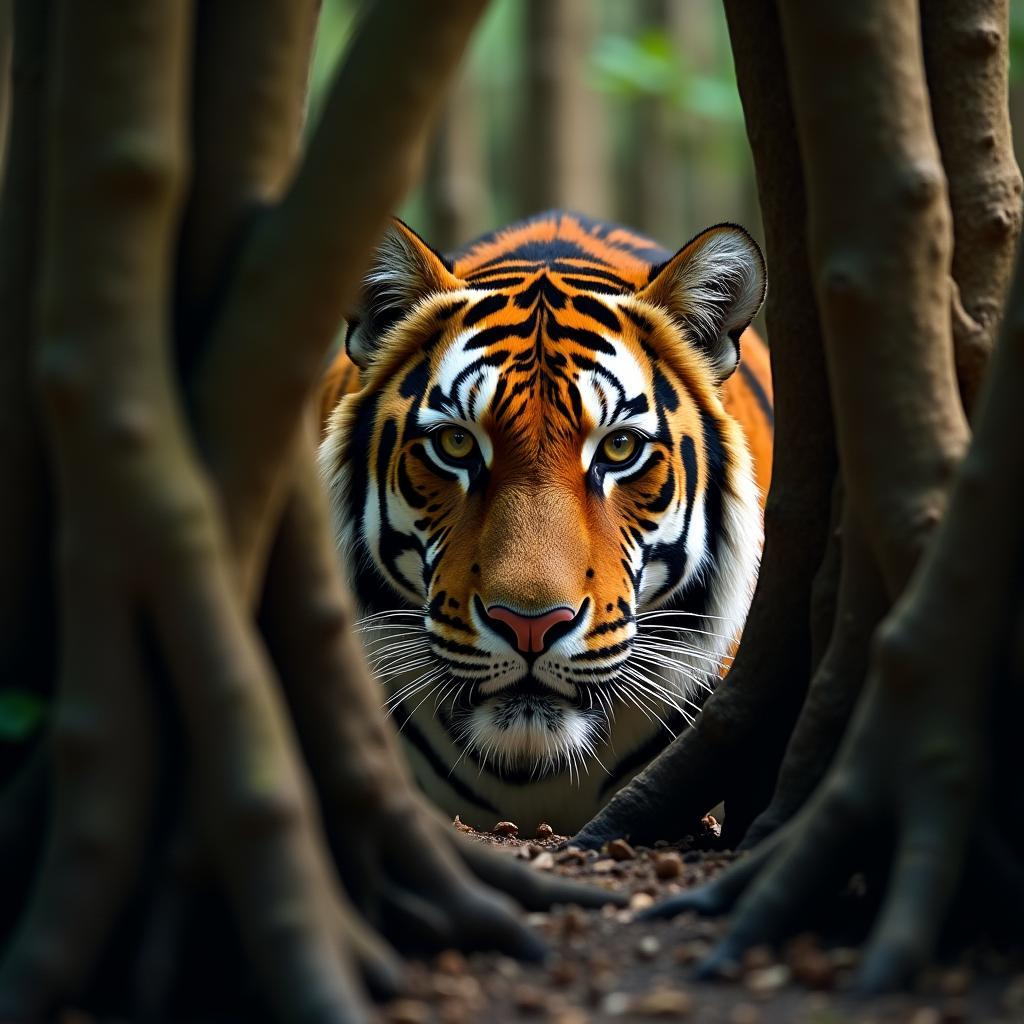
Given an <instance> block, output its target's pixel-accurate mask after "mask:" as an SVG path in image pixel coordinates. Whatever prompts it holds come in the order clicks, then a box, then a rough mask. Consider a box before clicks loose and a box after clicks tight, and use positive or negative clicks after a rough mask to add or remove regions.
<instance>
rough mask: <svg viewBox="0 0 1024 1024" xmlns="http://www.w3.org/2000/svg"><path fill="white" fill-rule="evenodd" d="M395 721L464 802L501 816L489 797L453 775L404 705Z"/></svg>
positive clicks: (435, 772) (439, 775)
mask: <svg viewBox="0 0 1024 1024" xmlns="http://www.w3.org/2000/svg"><path fill="white" fill-rule="evenodd" d="M395 721H396V722H397V724H398V728H399V730H400V732H401V734H402V736H403V738H404V739H406V740H408V742H409V743H411V744H412V745H413V746H414V747H415V748H416V749H417V750H418V751H419V752H420V753H421V754H422V755H423V759H424V760H425V761H426V762H427V764H428V765H430V770H431V771H432V772H433V773H434V774H435V775H436V776H437V777H438V778H439V779H440V780H441V781H442V782H443V783H444V784H445V785H447V786H449V787H450V788H451V789H453V790H454V791H455V792H456V793H457V794H458V795H459V796H460V797H462V799H463V800H468V801H469V802H470V803H473V804H476V806H477V807H479V808H481V810H484V811H488V812H490V813H491V814H494V815H496V816H499V815H498V808H497V807H495V806H494V804H492V803H491V802H490V800H488V799H487V797H485V796H481V795H480V794H479V793H478V792H477V791H476V790H475V789H473V788H471V787H470V786H467V785H466V783H465V782H463V781H462V779H460V778H459V777H458V776H457V775H454V774H452V771H451V767H450V766H449V765H447V764H445V763H444V761H442V760H441V758H440V757H439V756H438V754H437V751H436V750H434V748H433V747H432V746H431V745H430V741H429V740H428V739H427V737H426V736H424V735H423V733H421V732H420V730H419V729H418V728H417V727H416V726H415V725H414V724H413V722H412V716H411V715H410V713H409V712H408V711H407V710H406V708H405V705H404V704H401V703H400V704H399V705H398V707H396V708H395Z"/></svg>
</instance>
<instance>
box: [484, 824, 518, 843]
mask: <svg viewBox="0 0 1024 1024" xmlns="http://www.w3.org/2000/svg"><path fill="white" fill-rule="evenodd" d="M491 833H492V834H493V835H496V836H505V837H506V838H509V839H511V838H513V837H515V836H517V835H519V826H518V825H517V824H516V823H515V822H514V821H499V822H498V824H497V825H495V826H494V828H492V829H491Z"/></svg>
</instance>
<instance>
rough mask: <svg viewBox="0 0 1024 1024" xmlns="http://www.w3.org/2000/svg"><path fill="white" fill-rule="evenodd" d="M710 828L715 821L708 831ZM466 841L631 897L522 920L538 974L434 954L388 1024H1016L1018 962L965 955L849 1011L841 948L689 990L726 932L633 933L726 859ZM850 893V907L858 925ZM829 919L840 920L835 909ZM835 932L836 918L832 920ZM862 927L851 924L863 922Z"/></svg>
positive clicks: (849, 972)
mask: <svg viewBox="0 0 1024 1024" xmlns="http://www.w3.org/2000/svg"><path fill="white" fill-rule="evenodd" d="M706 824H707V827H708V828H709V829H714V827H715V825H714V821H713V819H711V820H710V821H707V820H706ZM455 827H456V828H459V829H460V830H461V831H463V832H466V833H468V834H469V835H470V836H472V837H473V838H474V839H475V840H477V841H480V842H484V843H487V844H489V845H492V846H495V847H499V848H502V850H503V851H504V853H505V855H506V856H514V857H521V858H523V859H524V860H527V861H529V863H530V864H531V866H532V868H533V869H534V870H537V871H552V872H556V873H558V874H561V875H564V876H566V877H570V878H574V879H578V880H581V881H585V882H588V883H591V884H594V885H598V886H602V887H604V888H607V889H616V890H625V891H627V892H628V893H630V909H628V910H623V909H616V908H613V907H612V906H611V905H609V906H606V907H605V908H603V909H602V910H600V911H583V910H580V909H579V908H577V907H567V908H557V909H556V910H555V911H553V912H552V913H549V914H531V915H530V918H529V921H530V924H531V926H532V927H534V928H536V929H537V931H538V932H539V933H540V934H541V935H542V936H543V937H544V938H545V939H546V941H547V942H548V943H549V945H550V947H551V950H552V954H551V957H550V958H549V960H548V962H546V963H545V964H543V965H528V964H520V963H518V962H516V961H514V960H510V959H508V958H507V957H499V956H494V955H474V956H470V957H464V956H462V955H461V954H459V953H456V952H454V951H452V952H446V953H442V954H441V955H440V956H438V957H437V958H436V959H435V960H434V961H433V962H431V963H429V964H426V963H413V964H412V966H411V967H410V990H409V995H408V996H407V997H406V998H404V999H401V1000H398V1001H396V1002H393V1003H391V1004H389V1006H387V1007H386V1008H385V1013H384V1019H385V1020H386V1021H387V1022H388V1024H435V1022H436V1024H476V1022H478V1021H479V1022H488V1024H489V1022H502V1021H534V1022H537V1024H597V1022H616V1024H622V1022H632V1021H638V1022H639V1021H659V1020H660V1021H672V1020H681V1021H687V1022H692V1024H968V1022H969V1024H975V1022H977V1024H1024V958H1022V957H1020V956H1007V955H999V954H996V953H994V952H992V951H978V950H974V951H972V952H970V953H968V954H964V955H962V956H961V957H960V958H959V959H958V960H956V961H954V962H952V963H951V964H949V965H948V966H946V967H944V968H942V969H937V970H934V971H930V972H927V973H926V974H925V975H924V976H923V977H922V978H921V979H920V981H919V984H918V986H917V991H916V992H915V993H914V994H912V995H902V996H891V997H885V998H883V999H877V1000H872V1001H865V1000H862V999H861V1000H858V999H856V998H854V997H853V996H852V995H850V994H849V993H848V992H846V991H845V990H846V989H848V987H849V983H850V979H851V978H852V977H853V973H854V970H855V968H856V965H857V961H858V956H859V953H858V950H857V949H856V947H855V946H854V945H853V944H852V940H851V941H850V942H848V943H847V944H842V942H840V944H838V945H837V944H835V940H834V939H832V940H831V941H829V942H828V943H825V942H823V941H821V940H819V939H818V938H817V937H816V936H815V935H812V934H809V933H808V934H804V935H801V936H797V937H796V938H795V939H793V940H792V941H790V942H789V943H787V944H786V946H785V947H784V948H783V949H781V950H779V951H778V952H773V951H772V950H769V949H767V948H765V949H756V950H751V951H750V953H749V954H748V955H747V957H746V958H745V961H744V963H743V965H742V967H741V968H740V969H738V970H737V972H736V977H735V978H734V979H730V980H727V981H719V982H702V981H696V980H695V979H694V968H695V964H696V963H697V962H698V961H699V960H700V959H701V958H702V957H703V956H704V955H705V954H706V953H707V952H708V951H709V950H710V948H711V946H712V944H713V943H714V941H715V939H716V937H717V936H718V935H719V934H720V933H721V931H722V929H723V927H724V924H723V923H722V922H718V921H711V920H706V919H700V918H697V917H696V916H694V915H690V914H686V915H681V916H680V917H678V918H676V919H675V920H673V921H652V922H644V921H637V920H635V919H634V918H635V914H636V912H637V911H638V910H641V909H643V908H644V907H647V906H650V905H651V904H652V903H653V902H654V901H655V900H658V899H661V898H663V897H665V896H669V895H671V894H673V893H676V892H679V891H681V890H683V889H690V888H694V887H696V886H698V885H700V884H702V883H703V882H705V881H707V880H709V879H710V878H713V877H714V876H715V875H716V874H717V873H718V872H720V871H721V870H723V868H724V867H725V866H727V865H728V863H729V862H730V861H731V860H732V858H733V855H732V854H731V853H729V852H720V851H715V850H714V849H711V850H707V849H704V850H700V849H695V848H687V846H688V845H689V846H705V847H706V846H707V845H708V843H709V842H711V843H712V844H713V841H714V840H713V836H712V835H711V834H710V832H709V834H708V835H706V836H704V837H701V838H700V839H698V840H696V841H694V842H693V843H692V844H683V846H682V847H680V846H671V847H670V846H667V845H661V844H656V846H655V848H653V849H649V848H646V847H638V848H636V849H633V848H632V847H631V846H630V845H629V844H628V843H626V842H624V841H623V840H616V841H614V842H613V843H611V844H609V846H607V847H605V849H603V850H602V851H600V852H597V851H587V852H584V851H581V850H574V849H572V847H567V848H561V847H562V844H564V843H565V842H566V839H565V837H563V836H557V835H549V834H545V833H546V832H548V831H549V830H548V829H547V828H546V826H541V827H540V829H539V830H538V835H537V836H529V835H520V834H519V833H518V832H516V833H513V832H512V829H511V828H510V827H509V828H505V829H499V832H504V833H506V834H498V832H492V833H481V832H477V831H475V830H474V829H471V828H469V827H468V826H466V825H463V824H462V823H461V822H458V821H456V823H455ZM856 902H857V894H856V893H852V892H851V894H850V896H849V898H848V900H847V904H848V906H849V908H850V916H851V917H856V916H857V913H856V908H855V904H856ZM839 906H840V911H839V916H840V917H842V916H843V911H842V909H841V908H842V904H839ZM832 915H833V916H832V920H833V923H834V922H835V910H833V911H832ZM860 916H863V915H862V914H861V915H860Z"/></svg>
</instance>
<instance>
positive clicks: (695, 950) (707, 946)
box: [672, 939, 712, 967]
mask: <svg viewBox="0 0 1024 1024" xmlns="http://www.w3.org/2000/svg"><path fill="white" fill-rule="evenodd" d="M711 948H712V947H711V943H709V942H704V941H703V940H702V939H691V940H690V941H689V942H684V943H683V944H682V945H681V946H676V948H675V949H674V950H672V959H673V960H675V962H676V963H677V964H679V965H680V966H681V967H686V966H688V965H689V964H693V963H696V962H697V961H698V960H703V959H704V958H705V957H706V956H707V955H708V954H709V953H710V952H711Z"/></svg>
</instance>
